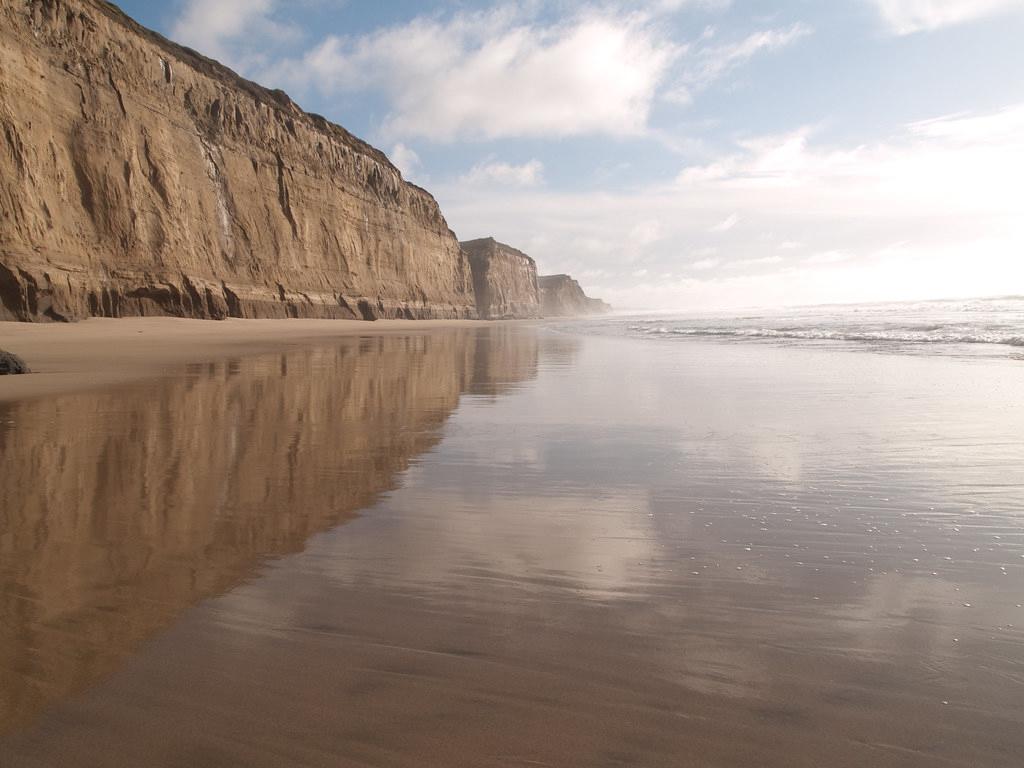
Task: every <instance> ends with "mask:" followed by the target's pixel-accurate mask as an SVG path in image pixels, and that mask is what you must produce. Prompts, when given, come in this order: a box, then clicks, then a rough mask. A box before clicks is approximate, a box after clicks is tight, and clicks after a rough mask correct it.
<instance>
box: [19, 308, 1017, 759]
mask: <svg viewBox="0 0 1024 768" xmlns="http://www.w3.org/2000/svg"><path fill="white" fill-rule="evenodd" d="M0 346H2V343H0ZM16 351H18V350H16ZM1022 377H1024V374H1022V372H1021V370H1020V368H1019V366H1018V365H1016V364H1015V363H1014V362H1012V361H1004V360H967V359H946V358H940V357H930V358H929V357H912V356H895V355H881V354H873V353H870V352H852V351H840V352H836V351H828V350H821V349H800V348H783V347H774V346H758V345H745V346H744V345H728V344H718V343H701V342H694V343H692V344H689V343H687V344H666V343H659V342H640V341H636V340H628V339H625V340H624V339H604V338H585V337H575V336H571V335H565V334H558V333H553V332H550V331H548V330H545V329H544V328H534V327H529V326H515V325H509V326H488V327H481V328H471V327H465V328H452V329H447V330H444V329H436V330H435V331H432V332H430V333H421V334H415V335H409V334H404V333H394V334H390V333H389V334H385V335H383V336H375V337H368V336H363V337H361V338H360V337H348V338H339V339H333V340H330V341H329V342H327V341H326V340H325V341H324V343H320V344H317V345H315V346H312V347H308V346H307V347H303V346H299V345H296V346H294V347H291V348H289V349H288V350H286V351H279V352H276V353H274V354H264V355H257V356H252V357H232V358H229V359H226V360H221V361H219V362H212V363H205V364H202V365H188V366H184V367H182V368H181V369H180V370H177V371H174V370H167V371H165V375H163V376H161V377H159V378H147V379H143V380H135V381H131V382H127V383H123V384H120V385H118V386H114V387H106V388H100V389H91V390H89V391H83V392H66V393H65V394H60V395H53V396H46V397H35V398H31V399H27V400H14V401H9V402H6V403H0V457H2V462H0V487H2V488H3V489H4V505H3V507H2V510H0V765H3V766H5V768H7V766H15V767H20V766H53V765H61V766H125V765H133V766H134V765H146V766H218V768H219V767H221V766H268V767H269V766H281V765H298V766H364V765H381V766H461V765H465V766H517V765H520V766H524V765H555V766H563V765H564V766H620V765H639V766H708V765H713V766H730V767H731V766H737V767H738V766H751V765H758V766H773V767H774V766H779V767H780V768H782V767H783V766H786V767H787V768H788V767H790V766H808V767H810V766H815V767H817V766H823V765H827V766H865V765H871V766H901V767H902V766H922V767H923V766H937V765H952V766H972V767H976V766H1007V767H1009V766H1017V765H1019V764H1020V755H1021V754H1024V633H1022V631H1021V627H1024V609H1022V608H1021V607H1020V605H1021V603H1022V602H1024V518H1022V517H1021V511H1022V510H1024V403H1022V402H1021V398H1020V396H1019V395H1020V392H1021V391H1022V389H1021V383H1022V382H1021V379H1022Z"/></svg>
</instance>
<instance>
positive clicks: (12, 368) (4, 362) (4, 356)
mask: <svg viewBox="0 0 1024 768" xmlns="http://www.w3.org/2000/svg"><path fill="white" fill-rule="evenodd" d="M18 373H31V371H30V370H29V368H28V366H27V365H25V361H24V360H22V359H21V358H20V357H18V356H17V355H15V354H14V353H12V352H4V351H3V350H2V349H0V376H11V375H14V374H18Z"/></svg>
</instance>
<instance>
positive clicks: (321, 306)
mask: <svg viewBox="0 0 1024 768" xmlns="http://www.w3.org/2000/svg"><path fill="white" fill-rule="evenodd" d="M136 314H145V315H149V314H168V315H179V316H190V317H209V318H222V317H226V316H237V317H288V316H291V317H299V316H302V317H364V318H375V317H408V318H427V317H472V316H474V315H475V307H474V298H473V291H472V281H471V276H470V271H469V265H468V262H467V260H466V257H465V256H464V255H463V253H462V251H461V250H460V248H459V244H458V241H457V240H456V238H455V236H454V235H453V234H452V232H451V231H450V230H449V228H448V226H447V224H446V222H445V220H444V218H443V217H442V215H441V212H440V210H439V209H438V206H437V204H436V202H435V201H434V199H433V198H432V197H431V196H430V195H429V194H428V193H426V192H425V191H423V190H422V189H419V188H418V187H415V186H413V185H412V184H409V183H407V182H405V181H404V180H403V179H402V177H401V175H400V174H399V172H398V171H397V170H396V169H395V167H394V166H393V165H391V163H390V162H388V160H387V158H386V157H385V156H384V155H383V154H382V153H381V152H379V151H378V150H376V149H374V148H372V147H370V146H369V145H367V144H366V143H364V142H362V141H360V140H359V139H357V138H355V137H353V136H352V135H351V134H349V133H348V132H347V131H345V130H344V129H342V128H340V127H338V126H336V125H333V124H331V123H329V122H328V121H326V120H325V119H323V118H321V117H319V116H316V115H310V114H307V113H305V112H303V111H302V110H300V109H299V108H298V107H297V106H296V105H295V104H294V103H293V102H292V101H291V100H290V99H289V98H288V97H287V96H286V95H285V94H284V93H282V92H280V91H268V90H265V89H263V88H261V87H260V86H258V85H256V84H254V83H251V82H248V81H246V80H243V79H241V78H240V77H238V76H237V75H235V74H234V73H232V72H231V71H230V70H228V69H226V68H225V67H222V66H220V65H219V64H217V63H215V62H213V61H210V60H209V59H206V58H204V57H202V56H200V55H198V54H197V53H195V52H193V51H191V50H188V49H186V48H182V47H180V46H177V45H175V44H173V43H170V42H169V41H167V40H165V39H163V38H162V37H160V36H159V35H157V34H155V33H153V32H150V31H148V30H146V29H144V28H143V27H141V26H139V25H138V24H136V23H135V22H133V21H132V20H130V19H129V18H127V17H126V16H125V15H124V14H122V13H121V12H120V11H119V10H117V9H116V8H115V7H114V6H112V5H109V4H107V3H105V2H102V0H0V319H8V320H9V319H17V320H47V319H49V320H67V319H74V318H79V317H84V316H88V315H103V316H120V315H136Z"/></svg>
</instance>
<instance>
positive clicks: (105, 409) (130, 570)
mask: <svg viewBox="0 0 1024 768" xmlns="http://www.w3.org/2000/svg"><path fill="white" fill-rule="evenodd" d="M517 341H518V340H517ZM509 342H510V340H509V339H508V338H507V336H506V335H505V332H504V331H502V330H500V329H498V328H493V329H492V328H488V329H479V330H477V331H473V330H466V331H452V332H447V333H438V334H426V335H420V336H410V337H375V338H363V339H355V338H353V339H351V340H350V341H348V342H346V343H345V344H343V345H341V346H336V347H331V348H321V349H315V350H312V351H302V352H293V353H288V354H284V355H278V356H274V357H261V358H255V359H252V360H246V361H242V362H238V361H234V362H230V363H226V364H216V365H210V366H197V367H195V368H194V369H193V370H191V371H190V374H189V376H187V377H182V378H173V379H167V380H162V381H159V382H156V383H150V384H145V385H136V386H133V387H130V388H122V389H117V390H108V391H104V392H99V393H88V394H78V395H68V396H61V397H55V398H50V399H39V400H33V401H26V402H22V403H16V404H13V405H10V406H3V407H2V408H0V457H2V461H0V488H2V489H3V498H4V504H3V507H2V508H0V731H3V730H5V729H6V728H8V727H10V726H12V725H14V724H15V722H16V721H21V720H24V719H27V718H30V717H32V716H33V715H34V714H36V713H37V712H38V711H39V710H40V709H41V708H42V707H44V706H46V705H47V704H48V703H49V702H53V701H55V700H58V699H60V698H62V697H64V696H66V695H67V694H69V693H71V692H74V691H77V690H80V689H82V688H84V687H85V686H87V685H88V684H90V683H91V682H92V681H94V680H96V679H97V678H98V677H100V676H102V675H104V674H105V673H107V672H109V671H111V670H112V669H113V668H114V667H115V666H116V665H117V664H118V662H119V661H120V660H121V659H122V658H123V657H125V656H126V655H127V654H129V653H131V652H132V651H133V650H134V649H135V648H136V647H137V646H138V645H139V644H140V643H141V642H142V641H143V640H145V639H146V638H147V637H149V636H151V635H152V634H153V633H154V632H156V631H158V630H160V629H161V628H163V627H165V626H167V625H168V624H169V623H170V622H171V621H172V620H174V619H175V617H176V616H177V615H178V614H179V613H180V612H181V611H182V610H183V609H184V608H186V607H187V606H189V605H191V604H193V603H194V602H196V601H197V600H200V599H202V598H204V597H206V596H209V595H213V594H216V593H219V592H221V591H223V590H225V589H227V588H229V587H230V586H232V585H234V584H236V583H238V582H239V581H240V580H242V579H244V578H245V577H246V575H247V574H249V573H251V572H252V571H253V569H254V568H255V567H257V566H258V564H259V561H260V559H261V558H263V557H266V556H273V555H279V554H283V553H287V552H293V551H296V550H299V549H301V548H302V546H303V543H304V542H305V540H306V539H307V538H308V537H309V536H310V535H311V534H313V533H315V532H317V531H322V530H325V529H327V528H330V527H332V526H334V525H336V524H337V523H339V522H341V521H343V520H345V519H346V518H349V517H351V516H353V515H354V514H355V513H356V512H357V511H358V510H359V509H360V508H362V507H364V506H366V505H367V504H369V503H371V502H372V501H373V499H374V498H375V497H376V496H377V495H378V494H380V493H382V492H385V491H388V490H390V489H392V488H394V487H395V486H396V484H397V475H398V474H399V473H400V472H402V471H403V470H405V469H406V468H407V467H408V466H409V464H410V462H411V461H412V460H413V459H414V458H415V457H416V456H417V455H418V454H420V453H422V452H423V451H425V450H427V449H429V448H430V447H431V446H433V445H434V444H435V443H436V441H437V440H438V439H439V428H440V426H441V425H442V424H443V422H444V421H445V419H446V418H447V417H448V415H449V414H450V413H451V412H452V410H453V409H454V408H455V407H456V405H457V403H458V399H459V396H460V395H461V394H462V393H463V392H464V391H466V390H467V389H468V388H470V387H472V388H473V389H474V390H475V389H477V388H478V387H479V388H480V389H481V390H483V391H487V392H490V391H492V389H493V388H498V389H500V388H502V387H505V386H507V385H508V383H510V382H513V381H516V380H517V379H521V378H523V377H532V376H534V375H535V372H536V354H537V348H536V344H535V343H534V344H533V345H530V344H526V345H525V346H523V351H522V352H517V353H516V354H506V353H504V352H501V351H500V350H501V347H502V345H503V344H504V343H509ZM481 355H483V356H484V357H485V358H486V361H485V363H484V364H482V365H481V364H478V362H479V360H480V357H481Z"/></svg>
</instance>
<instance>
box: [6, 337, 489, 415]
mask: <svg viewBox="0 0 1024 768" xmlns="http://www.w3.org/2000/svg"><path fill="white" fill-rule="evenodd" d="M482 324H483V323H482V322H480V321H475V320H418V321H412V320H378V321H376V322H374V323H367V322H364V321H358V320H302V319H299V320H295V319H292V320H237V319H227V320H223V321H216V322H214V321H209V320H191V319H179V318H169V317H150V318H145V317H130V318H121V319H116V320H114V319H109V318H91V319H88V320H84V321H82V322H78V323H72V324H65V323H13V322H0V349H5V350H7V351H9V352H14V353H15V354H18V355H20V356H21V357H22V358H23V359H24V360H25V361H26V362H27V363H28V365H29V366H30V367H31V369H32V371H33V372H34V373H36V374H41V375H35V376H32V377H31V378H28V377H17V376H10V377H0V402H2V401H5V400H6V401H10V400H18V399H22V398H25V397H33V396H42V395H55V394H61V393H67V392H74V391H78V390H81V389H83V388H87V387H97V386H103V385H109V384H116V383H121V382H125V381H129V380H132V379H138V378H143V377H147V376H153V375H158V374H160V373H163V372H167V371H168V370H171V369H174V368H175V367H180V366H182V365H184V364H187V363H191V364H195V363H204V362H210V361H215V360H222V359H224V358H226V357H232V356H234V357H238V356H245V355H256V354H260V353H267V352H273V351H280V350H288V349H295V348H299V347H304V346H306V347H308V346H310V345H312V344H315V343H326V342H329V341H331V340H333V339H337V338H343V337H350V336H362V335H374V336H376V335H387V334H396V333H398V334H422V333H430V332H431V331H436V330H440V329H452V328H471V327H479V326H480V325H482Z"/></svg>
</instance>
